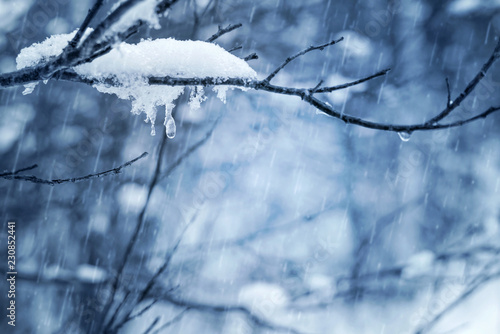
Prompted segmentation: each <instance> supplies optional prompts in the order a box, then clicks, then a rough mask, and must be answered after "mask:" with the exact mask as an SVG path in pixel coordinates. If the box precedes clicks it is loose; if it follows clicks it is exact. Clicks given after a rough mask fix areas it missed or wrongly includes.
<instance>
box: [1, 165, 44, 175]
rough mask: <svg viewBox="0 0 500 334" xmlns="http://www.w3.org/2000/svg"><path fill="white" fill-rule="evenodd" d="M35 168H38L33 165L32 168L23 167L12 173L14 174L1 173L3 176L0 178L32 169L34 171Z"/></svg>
mask: <svg viewBox="0 0 500 334" xmlns="http://www.w3.org/2000/svg"><path fill="white" fill-rule="evenodd" d="M35 168H38V165H37V164H34V165H32V166H29V167H24V168H21V169H18V170H16V171H14V172H6V173H3V174H0V177H4V176H7V175H16V174H19V173H21V172H26V171H28V170H32V169H35Z"/></svg>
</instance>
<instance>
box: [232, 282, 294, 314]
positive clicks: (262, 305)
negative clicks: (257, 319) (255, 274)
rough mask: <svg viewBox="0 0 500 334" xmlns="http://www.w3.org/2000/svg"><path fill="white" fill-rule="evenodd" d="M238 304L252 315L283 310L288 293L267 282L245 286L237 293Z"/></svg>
mask: <svg viewBox="0 0 500 334" xmlns="http://www.w3.org/2000/svg"><path fill="white" fill-rule="evenodd" d="M239 302H240V304H241V305H243V306H246V307H248V308H249V309H250V310H251V311H252V313H253V312H256V313H257V312H262V311H263V310H268V311H270V312H272V311H274V310H278V309H282V308H285V307H286V306H287V305H288V303H289V296H288V293H287V292H286V291H285V289H283V288H282V287H281V286H279V285H276V284H271V283H267V282H256V283H252V284H248V285H245V286H243V287H242V288H241V290H240V293H239Z"/></svg>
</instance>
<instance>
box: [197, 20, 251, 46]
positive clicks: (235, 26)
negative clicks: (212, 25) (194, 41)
mask: <svg viewBox="0 0 500 334" xmlns="http://www.w3.org/2000/svg"><path fill="white" fill-rule="evenodd" d="M242 26H243V24H241V23H237V24H230V25H228V26H227V27H225V28H222V27H221V26H219V30H218V31H217V32H216V33H215V34H213V35H212V36H210V37H209V38H208V39H207V40H206V41H207V42H208V43H212V42H213V41H215V40H216V39H217V38H219V37H221V36H222V35H224V34H227V33H228V32H231V31H233V30H234V29H238V28H240V27H242Z"/></svg>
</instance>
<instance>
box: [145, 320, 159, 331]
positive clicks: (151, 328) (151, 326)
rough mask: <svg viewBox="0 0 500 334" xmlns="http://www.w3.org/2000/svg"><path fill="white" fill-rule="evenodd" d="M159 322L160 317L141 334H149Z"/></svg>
mask: <svg viewBox="0 0 500 334" xmlns="http://www.w3.org/2000/svg"><path fill="white" fill-rule="evenodd" d="M158 321H160V317H156V318H155V320H154V321H153V322H152V323H151V325H149V327H148V328H147V329H146V331H145V332H144V333H143V334H149V333H151V331H152V330H153V328H155V326H156V324H157V323H158Z"/></svg>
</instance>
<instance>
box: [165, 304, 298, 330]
mask: <svg viewBox="0 0 500 334" xmlns="http://www.w3.org/2000/svg"><path fill="white" fill-rule="evenodd" d="M163 299H165V300H166V301H168V302H170V303H171V304H173V305H176V306H180V307H186V308H187V309H193V310H197V311H203V312H213V313H223V314H224V315H227V314H228V313H242V314H243V315H245V316H246V317H247V319H248V320H250V321H251V322H252V323H253V324H254V325H255V326H257V327H259V328H262V329H267V330H271V331H275V332H285V333H292V334H302V332H300V331H298V330H296V329H293V328H290V327H287V326H282V325H279V324H275V323H272V322H270V321H268V320H265V319H263V318H261V317H258V316H256V315H255V314H254V313H253V312H252V311H250V310H249V309H248V308H246V307H244V306H239V305H224V304H221V305H211V304H203V303H198V302H196V301H190V300H187V299H177V298H175V297H173V296H172V295H168V294H167V295H165V296H163Z"/></svg>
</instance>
